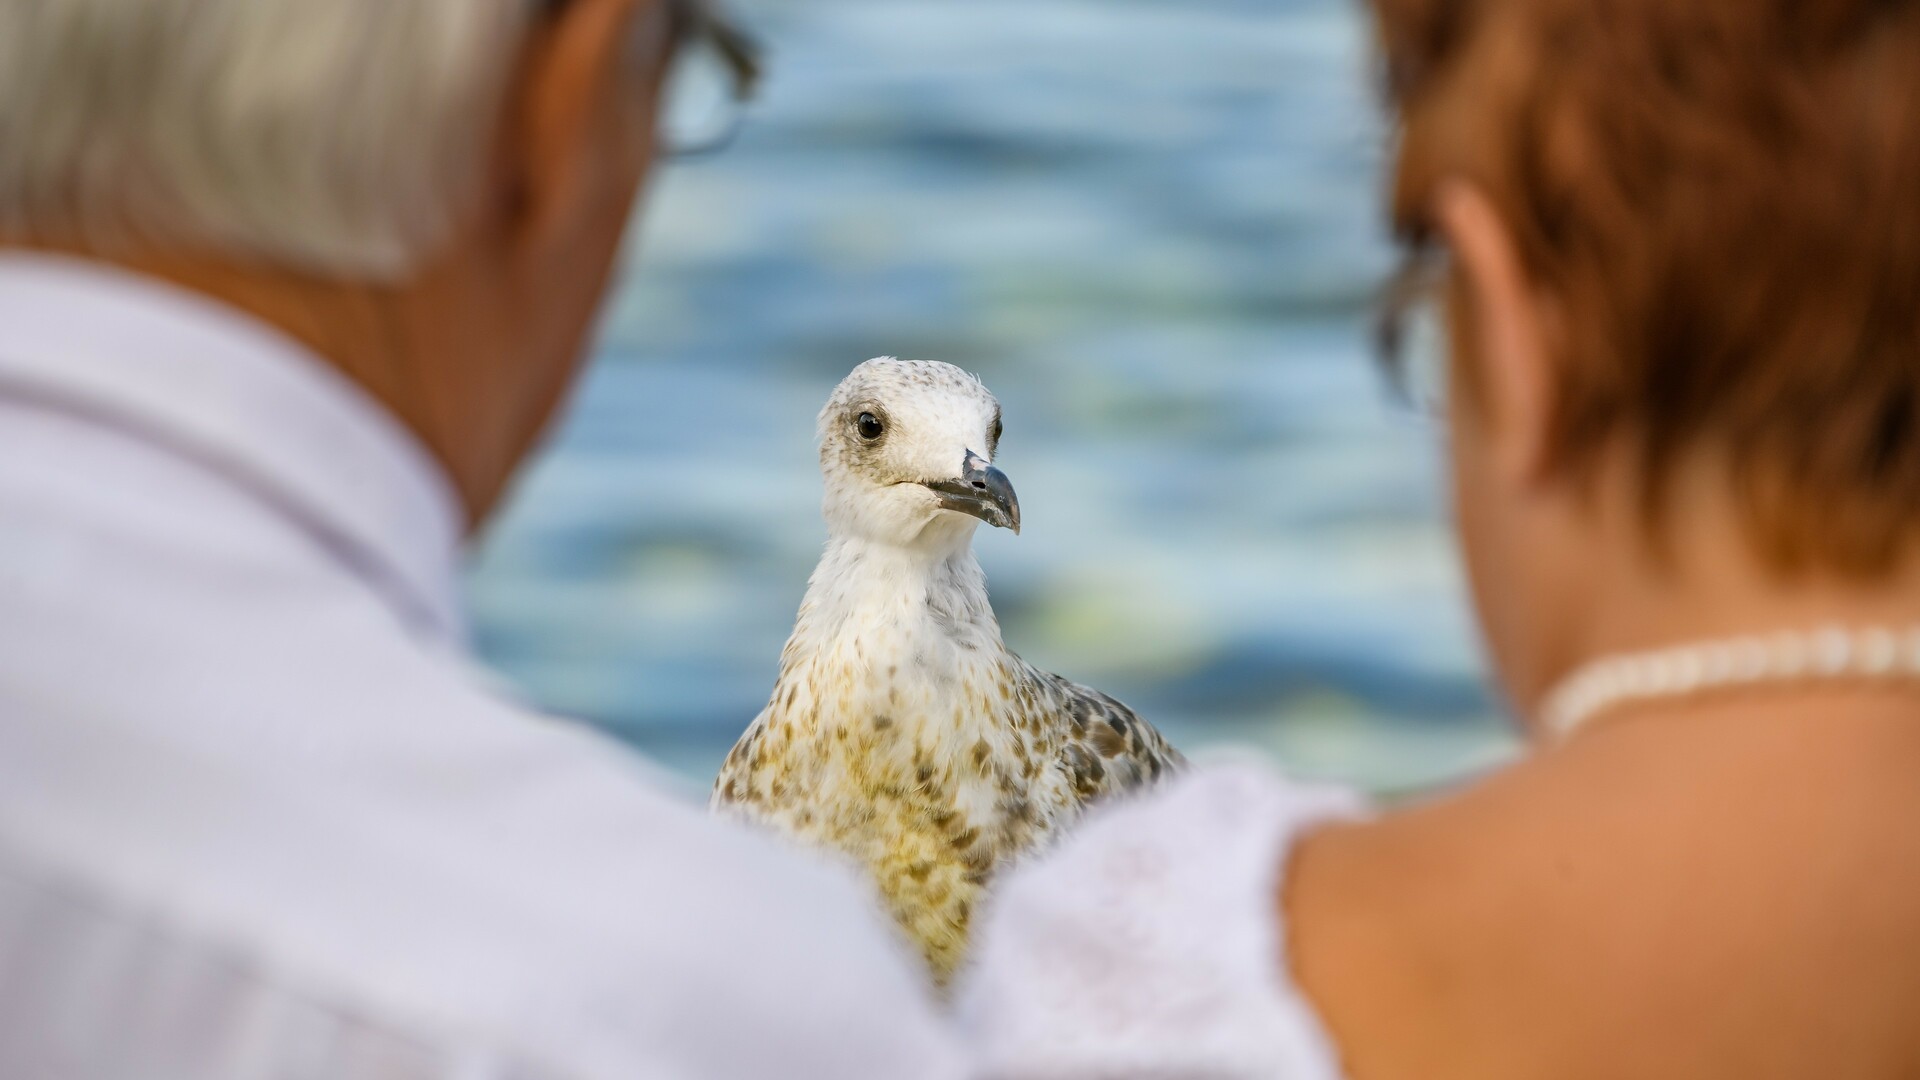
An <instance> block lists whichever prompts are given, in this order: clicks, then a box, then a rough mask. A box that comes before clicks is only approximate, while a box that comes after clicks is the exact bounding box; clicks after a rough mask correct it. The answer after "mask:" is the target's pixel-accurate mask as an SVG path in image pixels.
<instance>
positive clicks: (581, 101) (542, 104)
mask: <svg viewBox="0 0 1920 1080" xmlns="http://www.w3.org/2000/svg"><path fill="white" fill-rule="evenodd" d="M672 33H673V29H672V17H671V12H670V11H669V5H668V4H667V3H666V2H665V0H561V2H559V3H556V4H552V5H549V9H548V10H547V11H546V12H545V13H544V14H543V15H541V16H540V17H539V23H538V25H537V27H536V29H535V31H534V32H533V33H532V34H531V35H530V36H529V41H528V45H527V47H526V52H525V54H524V56H523V58H522V62H521V65H520V72H519V76H518V78H517V79H516V80H515V83H514V87H513V94H514V101H513V111H512V113H511V114H510V115H511V117H512V119H511V121H510V123H511V124H512V127H511V129H510V131H509V132H508V138H507V146H506V153H507V157H508V161H507V169H508V173H509V181H508V182H509V184H510V185H511V190H512V192H513V199H512V205H513V208H514V214H515V219H516V220H515V222H514V232H515V235H516V238H517V239H519V240H521V241H525V242H534V243H538V242H539V241H540V240H542V239H550V238H554V237H557V236H564V235H565V234H566V233H567V231H568V230H567V226H568V225H569V224H570V222H569V221H568V220H567V219H568V217H569V215H570V214H573V213H577V212H579V211H580V210H581V209H582V208H586V207H592V206H595V205H598V202H599V200H601V199H602V198H604V197H605V196H606V195H607V194H608V192H607V191H606V190H605V189H606V188H607V187H608V185H610V184H618V183H624V182H626V181H628V180H629V179H630V177H631V175H637V174H638V172H639V171H640V170H642V169H644V168H645V166H646V164H647V161H648V158H649V157H650V155H651V152H652V144H651V139H652V137H653V136H652V129H651V124H652V118H653V113H654V102H653V101H652V100H651V98H652V97H653V96H654V95H655V94H656V93H657V92H658V88H659V84H660V76H661V75H662V73H663V72H664V70H665V67H666V65H667V63H668V62H669V61H670V60H671V59H672V57H671V55H670V54H671V51H672V47H673V43H672V40H671V37H672ZM622 196H623V197H624V193H622Z"/></svg>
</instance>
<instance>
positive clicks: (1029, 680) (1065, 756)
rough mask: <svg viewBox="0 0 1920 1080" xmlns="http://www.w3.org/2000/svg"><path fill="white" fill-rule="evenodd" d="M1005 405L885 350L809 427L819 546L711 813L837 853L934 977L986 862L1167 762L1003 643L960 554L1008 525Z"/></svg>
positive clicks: (1015, 512)
mask: <svg viewBox="0 0 1920 1080" xmlns="http://www.w3.org/2000/svg"><path fill="white" fill-rule="evenodd" d="M1000 430H1001V423H1000V405H999V402H997V401H996V400H995V399H994V397H993V395H992V394H991V393H989V392H988V391H987V388H986V387H985V386H983V385H981V383H980V381H979V380H978V379H976V378H974V377H973V376H971V375H968V374H967V373H965V372H963V371H961V370H960V369H959V368H956V367H953V366H952V365H950V364H941V363H934V362H931V361H902V360H895V359H892V358H890V357H885V358H881V359H877V360H869V361H867V362H866V363H864V364H861V365H860V366H859V367H857V368H855V369H854V370H853V373H852V374H851V375H849V376H847V378H846V380H845V381H844V382H842V383H841V384H840V386H839V388H838V389H836V390H835V391H834V393H833V397H832V399H831V400H829V401H828V402H827V406H826V409H825V410H823V411H822V412H821V414H820V429H819V432H820V466H821V471H822V472H823V473H824V474H825V476H826V501H825V513H826V519H827V526H828V533H829V537H830V538H829V540H828V542H827V549H826V553H825V555H824V556H822V558H821V560H820V565H819V567H818V569H816V570H815V571H814V574H813V578H812V580H811V581H810V582H809V585H808V588H807V596H806V600H805V601H804V602H803V603H802V604H801V605H800V615H799V619H798V621H797V623H796V625H795V626H794V630H793V636H792V637H791V638H789V639H788V641H787V645H786V649H785V650H784V651H783V652H782V653H781V657H780V677H779V681H778V682H777V683H776V684H775V685H774V689H773V696H772V699H771V700H770V701H769V702H768V704H767V707H766V709H765V710H763V711H762V712H761V713H760V715H759V716H758V717H757V718H756V719H755V720H754V721H753V724H752V725H751V726H749V727H748V728H747V731H746V733H745V734H744V735H742V736H741V737H740V741H739V742H738V743H737V744H735V746H734V748H733V751H732V752H731V753H730V754H728V755H727V760H726V764H725V765H724V766H723V767H722V768H721V770H720V775H719V778H718V779H717V780H716V781H715V783H714V791H713V803H714V806H715V807H716V808H717V809H720V810H723V811H725V812H729V813H735V814H739V815H741V816H744V817H747V818H749V819H753V820H757V821H761V822H765V823H768V824H771V825H773V826H775V827H777V828H779V829H781V830H783V831H785V832H787V833H790V834H792V835H793V836H795V837H798V838H800V839H801V840H803V841H806V842H808V843H812V844H817V845H821V846H823V847H827V848H832V849H837V850H840V851H843V852H845V853H847V854H848V855H850V856H852V857H853V859H854V860H856V861H857V862H858V863H860V864H861V865H863V866H864V867H866V869H867V870H868V871H869V872H870V873H871V874H872V875H873V877H874V879H875V881H876V882H877V883H878V885H879V887H880V891H881V894H882V895H883V896H884V897H885V900H886V902H887V904H888V906H889V907H890V908H891V909H892V912H893V914H894V917H895V918H897V919H898V920H899V921H900V924H901V926H902V927H903V928H905V930H906V931H907V933H908V934H909V935H910V936H911V937H912V938H913V940H914V941H915V942H916V943H917V944H918V945H919V946H920V948H921V950H922V951H923V952H924V954H925V956H926V959H927V963H928V965H929V966H930V967H931V969H932V971H933V974H934V977H935V978H936V979H937V980H939V981H942V982H944V981H945V980H946V978H947V977H948V976H949V975H951V974H952V972H953V970H954V968H955V967H956V965H958V963H959V962H960V959H961V957H962V955H963V953H964V950H965V946H966V937H967V923H968V920H969V917H970V916H971V915H972V913H973V910H974V906H975V903H976V902H977V901H978V900H979V899H980V897H981V894H982V892H983V891H984V890H985V889H986V888H987V886H988V884H989V882H990V881H991V879H992V877H993V875H994V873H995V871H996V870H998V869H1000V868H1002V867H1003V866H1005V865H1006V864H1007V863H1008V861H1009V860H1011V859H1013V858H1015V857H1017V856H1019V855H1020V854H1022V853H1023V852H1027V851H1031V850H1033V849H1034V848H1035V847H1037V846H1039V845H1041V844H1043V843H1045V842H1047V840H1048V839H1049V838H1050V837H1051V836H1053V835H1054V834H1055V833H1057V832H1058V831H1059V830H1061V829H1062V828H1063V827H1065V826H1067V825H1069V824H1070V823H1071V822H1072V821H1073V820H1074V819H1075V818H1076V817H1077V816H1078V815H1079V814H1080V812H1081V810H1082V809H1083V808H1084V807H1085V806H1086V805H1087V804H1088V803H1090V802H1092V801H1093V800H1095V799H1099V798H1101V797H1103V796H1105V795H1108V794H1111V793H1114V792H1118V791H1124V790H1127V789H1131V788H1138V787H1142V786H1145V785H1148V784H1152V783H1154V782H1156V781H1158V780H1159V779H1160V778H1161V777H1162V776H1164V775H1166V774H1167V772H1168V771H1169V770H1170V769H1172V768H1175V767H1177V766H1178V765H1179V764H1180V763H1181V760H1182V759H1181V757H1180V755H1179V752H1178V751H1176V750H1174V749H1173V748H1172V747H1170V746H1169V745H1168V744H1167V742H1166V740H1165V739H1163V738H1162V737H1161V736H1160V733H1159V732H1157V731H1155V730H1154V729H1153V728H1152V727H1150V726H1148V725H1147V724H1146V723H1145V722H1144V721H1142V720H1141V719H1140V718H1139V717H1137V716H1135V715H1134V714H1133V711H1132V710H1130V709H1128V708H1127V707H1126V706H1125V705H1122V704H1120V703H1119V702H1117V701H1115V700H1114V699H1112V698H1110V697H1108V696H1106V695H1105V694H1102V693H1100V692H1098V691H1096V690H1089V689H1087V688H1086V687H1084V686H1078V685H1076V684H1074V683H1071V682H1068V681H1067V680H1065V679H1062V678H1060V677H1059V676H1057V675H1049V674H1047V673H1046V672H1043V671H1040V670H1038V669H1037V668H1035V667H1033V666H1032V665H1031V664H1028V663H1027V662H1026V661H1024V660H1022V659H1020V658H1019V657H1018V656H1015V655H1014V654H1013V653H1012V652H1010V651H1008V649H1007V647H1006V646H1005V645H1004V644H1002V643H1001V640H1000V626H999V624H998V623H997V622H996V621H995V620H994V616H993V609H992V608H991V607H990V606H989V605H988V603H987V584H986V578H985V576H984V575H983V574H982V573H981V571H980V564H979V562H978V561H976V560H975V559H974V556H973V550H972V540H973V533H974V530H975V529H976V528H977V527H978V525H979V523H980V522H982V521H984V522H986V523H988V524H990V525H995V526H999V527H1002V528H1008V529H1012V530H1013V531H1014V532H1016V533H1017V532H1019V531H1020V504H1019V502H1018V500H1017V499H1015V497H1014V492H1013V485H1012V484H1011V483H1009V482H1008V480H1007V477H1006V475H1005V474H1004V473H1002V472H1001V471H1000V470H999V469H997V468H995V467H994V466H993V464H992V462H993V456H994V454H995V452H996V451H997V450H998V449H999V443H1000Z"/></svg>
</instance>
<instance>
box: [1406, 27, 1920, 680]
mask: <svg viewBox="0 0 1920 1080" xmlns="http://www.w3.org/2000/svg"><path fill="white" fill-rule="evenodd" d="M1374 3H1375V7H1376V9H1377V12H1378V18H1379V24H1380V35H1381V42H1382V48H1383V51H1384V59H1385V72H1386V77H1387V83H1388V91H1389V94H1390V97H1391V99H1392V102H1393V105H1394V106H1395V108H1396V109H1397V111H1398V113H1399V119H1400V122H1401V145H1400V148H1399V158H1398V163H1397V170H1396V174H1395V178H1394V186H1393V194H1392V199H1393V216H1394V221H1395V225H1396V227H1397V229H1398V231H1399V232H1400V234H1401V235H1402V236H1403V238H1404V239H1406V240H1407V241H1409V242H1410V243H1412V244H1414V245H1428V244H1440V245H1444V246H1446V247H1447V248H1448V249H1449V250H1450V251H1451V253H1452V255H1453V266H1454V268H1455V270H1456V273H1454V274H1453V275H1451V278H1452V285H1451V288H1450V292H1451V294H1452V303H1451V308H1452V313H1453V315H1454V316H1455V318H1454V319H1453V327H1454V344H1455V350H1454V353H1455V357H1454V371H1453V379H1454V383H1455V386H1456V387H1457V388H1458V390H1459V393H1458V394H1457V395H1456V398H1455V402H1456V404H1455V406H1454V411H1455V418H1456V423H1457V428H1458V430H1457V432H1456V447H1455V459H1456V460H1455V464H1456V473H1457V477H1458V486H1459V488H1460V501H1461V516H1462V529H1463V534H1464V537H1465V540H1466V543H1467V546H1468V548H1469V555H1470V557H1471V558H1470V561H1471V562H1472V563H1473V564H1474V574H1475V578H1476V586H1477V588H1478V591H1479V594H1480V599H1481V602H1482V609H1483V617H1484V618H1485V620H1486V622H1487V624H1488V628H1489V631H1490V633H1491V636H1492V637H1493V639H1494V644H1495V646H1496V650H1497V651H1501V652H1506V653H1511V652H1513V651H1514V650H1516V649H1519V648H1521V646H1519V645H1518V644H1516V641H1515V639H1516V638H1518V637H1520V636H1525V635H1530V634H1533V633H1535V632H1536V631H1538V630H1539V627H1537V626H1530V625H1528V623H1529V620H1530V619H1534V620H1536V621H1537V619H1538V617H1539V616H1538V613H1537V612H1536V613H1534V614H1532V615H1529V614H1528V612H1527V611H1526V610H1524V609H1527V608H1530V607H1537V606H1538V605H1537V604H1535V602H1534V599H1533V597H1534V596H1535V595H1540V596H1548V597H1551V596H1553V595H1555V594H1556V592H1557V593H1558V594H1560V595H1562V596H1564V597H1571V596H1572V595H1573V594H1575V593H1577V592H1578V591H1579V590H1580V589H1581V588H1589V589H1590V588H1592V587H1594V585H1595V583H1594V582H1592V581H1591V580H1588V581H1585V582H1582V581H1580V577H1581V575H1582V572H1583V566H1585V567H1586V568H1587V569H1586V571H1585V572H1586V575H1587V577H1588V578H1591V573H1592V572H1591V565H1592V563H1591V560H1590V559H1589V558H1588V557H1587V553H1583V552H1581V550H1580V547H1581V544H1582V543H1583V542H1584V541H1585V540H1586V539H1588V538H1589V537H1591V536H1595V535H1600V534H1597V533H1589V534H1582V533H1580V532H1579V531H1578V530H1577V529H1576V528H1574V527H1573V526H1572V525H1571V524H1566V525H1564V526H1557V525H1554V524H1553V522H1554V521H1555V520H1558V519H1556V518H1554V516H1553V515H1551V514H1544V513H1542V512H1541V510H1542V507H1544V506H1547V505H1552V506H1554V507H1558V508H1562V509H1567V508H1573V507H1576V506H1580V505H1587V506H1589V507H1590V506H1591V505H1592V503H1593V501H1594V500H1596V499H1599V498H1601V497H1603V494H1602V489H1604V488H1606V487H1607V485H1609V484H1610V483H1611V484H1614V485H1615V486H1616V487H1617V488H1619V489H1620V490H1623V491H1626V492H1627V493H1628V497H1627V499H1626V501H1627V503H1628V504H1630V506H1631V508H1632V510H1633V516H1634V518H1635V527H1636V529H1637V530H1638V532H1639V535H1640V538H1641V539H1642V540H1644V541H1645V544H1646V548H1647V552H1648V553H1649V555H1650V557H1652V556H1657V555H1658V554H1659V553H1660V552H1661V551H1662V549H1663V548H1666V547H1669V546H1676V545H1677V546H1684V543H1685V541H1686V537H1685V536H1683V535H1678V534H1679V533H1681V532H1683V531H1684V529H1685V528H1686V521H1685V519H1686V518H1687V516H1688V514H1689V512H1690V510H1691V509H1693V506H1694V502H1693V500H1694V497H1695V496H1696V495H1697V493H1698V492H1699V491H1701V490H1712V491H1714V492H1715V493H1716V499H1718V498H1719V497H1721V496H1724V505H1725V506H1726V507H1727V508H1728V511H1729V519H1730V520H1732V521H1735V522H1737V528H1738V531H1739V533H1740V534H1741V537H1742V539H1743V542H1744V544H1745V546H1746V547H1747V548H1748V549H1749V551H1750V553H1751V554H1752V556H1753V558H1754V559H1755V561H1756V563H1757V564H1758V565H1761V566H1764V567H1766V568H1768V570H1769V572H1771V573H1775V574H1778V575H1780V576H1782V577H1783V578H1786V577H1791V576H1794V575H1809V574H1812V575H1820V574H1827V575H1834V576H1840V577H1846V578H1851V579H1856V580H1861V579H1872V578H1875V577H1879V576H1884V575H1887V574H1890V573H1892V572H1893V571H1894V570H1896V569H1898V568H1900V566H1901V564H1902V563H1903V562H1904V560H1905V556H1906V555H1907V553H1908V552H1909V551H1910V550H1912V548H1913V545H1914V542H1915V540H1916V536H1915V526H1916V524H1917V523H1920V197H1917V196H1920V63H1916V62H1915V59H1914V58H1915V57H1920V3H1916V2H1912V0H1741V2H1738V3H1675V2H1673V0H1374ZM1702 484H1705V485H1706V487H1702V486H1701V485H1702ZM1561 496H1565V497H1564V498H1562V497H1561ZM1569 512H1570V511H1569ZM1561 517H1566V518H1567V521H1568V522H1571V521H1572V520H1573V519H1572V518H1571V517H1567V515H1565V514H1562V515H1561ZM1528 532H1531V533H1532V534H1533V535H1522V534H1523V533H1528ZM1522 594H1528V595H1525V596H1523V595H1522Z"/></svg>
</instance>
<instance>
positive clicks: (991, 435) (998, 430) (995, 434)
mask: <svg viewBox="0 0 1920 1080" xmlns="http://www.w3.org/2000/svg"><path fill="white" fill-rule="evenodd" d="M1005 430H1006V428H1005V427H1004V426H1002V425H1001V423H1000V417H998V416H995V417H994V418H993V430H991V431H989V432H987V441H988V442H991V443H992V444H993V445H992V446H991V447H989V448H988V449H991V450H998V449H1000V436H1001V434H1002V433H1003V432H1004V431H1005Z"/></svg>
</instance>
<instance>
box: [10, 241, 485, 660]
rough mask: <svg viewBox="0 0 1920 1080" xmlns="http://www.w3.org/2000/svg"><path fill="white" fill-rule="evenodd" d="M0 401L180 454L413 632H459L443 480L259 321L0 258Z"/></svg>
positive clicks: (414, 446)
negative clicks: (319, 551)
mask: <svg viewBox="0 0 1920 1080" xmlns="http://www.w3.org/2000/svg"><path fill="white" fill-rule="evenodd" d="M0 395H5V396H8V397H14V398H22V399H26V400H30V401H36V402H44V403H45V404H47V405H48V406H50V407H55V408H61V409H64V410H66V411H69V412H74V413H79V414H82V415H85V416H88V417H90V418H92V419H95V420H98V421H100V422H102V423H106V424H110V425H112V426H113V427H115V428H116V429H119V430H122V431H123V432H125V433H127V434H131V435H133V436H134V437H136V438H140V439H142V440H144V441H147V442H150V443H153V444H154V445H155V446H156V448H158V449H163V450H165V451H168V452H172V453H175V454H178V455H181V456H185V457H188V458H191V459H192V460H194V461H195V462H197V463H199V464H200V465H201V466H203V467H205V468H207V469H209V470H211V471H213V472H216V473H218V474H220V475H221V476H223V477H224V478H226V479H228V480H230V481H232V482H233V483H235V484H236V485H238V486H241V487H243V488H246V489H247V490H249V491H250V492H251V493H253V494H254V495H255V496H257V497H259V498H260V499H261V500H262V501H263V502H264V503H266V504H268V505H269V506H270V507H271V508H272V509H273V510H274V512H276V513H278V514H281V515H282V516H284V517H287V518H289V519H291V520H292V521H293V522H294V523H295V524H296V525H297V526H298V527H299V528H301V529H302V530H303V531H305V532H307V533H308V534H309V535H310V536H312V537H313V538H314V539H315V540H317V541H318V542H319V543H320V544H322V545H323V546H324V547H325V548H326V549H327V550H328V551H329V552H331V553H332V555H333V556H334V557H335V558H337V559H339V560H340V561H341V562H342V563H343V564H345V565H346V566H347V567H348V568H349V569H350V570H352V571H353V572H354V573H355V574H356V575H357V576H359V577H360V578H362V579H363V580H364V581H366V582H367V584H368V585H369V586H371V587H372V588H374V589H376V590H378V591H379V592H380V593H381V594H382V595H383V596H385V597H386V598H387V599H388V601H389V602H390V603H391V604H392V605H393V606H394V607H395V608H396V609H397V610H398V611H399V613H400V614H401V616H402V617H403V618H404V619H405V620H406V621H407V622H409V623H410V624H412V625H413V626H414V627H415V628H416V629H417V630H419V631H421V632H424V633H426V634H428V635H431V636H433V637H436V638H439V639H443V640H459V639H461V638H462V637H464V625H463V620H462V617H461V614H460V610H459V604H458V600H457V592H456V578H457V564H458V560H459V549H460V536H461V525H460V522H461V515H460V511H459V509H458V504H457V502H456V499H455V496H454V493H453V489H452V485H451V484H450V483H449V481H448V479H447V477H446V475H445V473H444V472H443V471H442V470H441V468H440V466H439V464H438V463H437V462H436V461H435V460H434V459H433V458H432V457H431V456H430V455H429V454H428V452H427V450H426V448H425V447H424V446H422V445H421V443H420V442H419V441H418V440H417V439H416V438H415V437H414V436H413V434H412V433H411V432H409V431H407V430H406V429H405V428H403V427H402V426H401V425H400V423H399V422H398V421H397V420H396V419H395V418H394V417H393V416H392V415H391V414H390V413H388V412H387V411H386V409H385V408H384V407H382V406H381V405H380V404H379V403H378V402H376V401H375V400H374V399H373V398H372V397H371V396H369V395H368V394H367V393H366V392H365V391H363V390H362V389H360V387H358V386H356V385H355V384H353V383H351V382H349V381H348V380H347V379H346V378H345V377H344V376H342V375H341V374H339V373H338V372H336V371H335V370H333V369H332V368H331V367H328V366H327V365H326V364H325V363H323V362H322V361H320V360H319V359H318V358H317V357H315V356H314V355H313V354H312V353H311V352H309V351H308V350H307V349H305V348H304V347H303V346H301V345H300V344H298V343H297V342H295V341H293V340H292V339H290V338H288V337H286V336H285V335H283V334H281V333H280V332H278V331H277V330H275V329H274V328H272V327H270V326H268V325H267V324H265V323H262V322H259V321H257V320H255V319H253V318H251V317H249V316H246V315H244V314H242V313H240V312H238V311H235V310H233V309H231V308H228V307H225V306H222V305H220V304H218V303H216V302H214V301H213V300H212V299H210V298H207V297H204V296H202V295H200V294H197V293H192V292H188V291H186V290H183V289H179V288H175V287H173V286H170V285H167V284H164V283H161V282H158V281H155V280H152V279H148V278H143V277H137V276H135V275H132V274H129V273H126V272H123V271H118V270H114V269H110V268H108V267H105V266H101V265H98V264H94V263H87V262H82V261H80V260H76V259H66V258H57V257H50V256H42V255H21V254H11V253H9V254H0Z"/></svg>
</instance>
